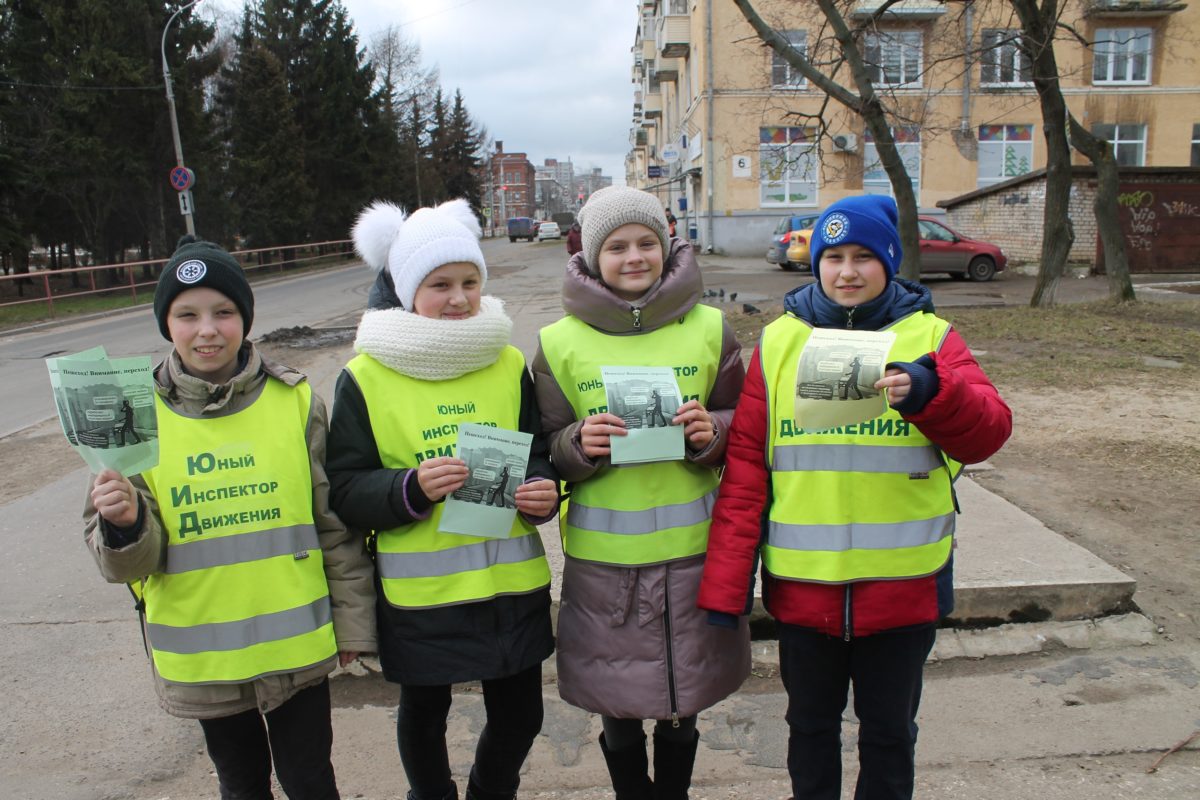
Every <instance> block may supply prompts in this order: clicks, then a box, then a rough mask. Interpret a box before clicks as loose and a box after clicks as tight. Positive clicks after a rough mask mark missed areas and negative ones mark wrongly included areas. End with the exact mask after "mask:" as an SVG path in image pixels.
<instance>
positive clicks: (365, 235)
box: [350, 200, 408, 272]
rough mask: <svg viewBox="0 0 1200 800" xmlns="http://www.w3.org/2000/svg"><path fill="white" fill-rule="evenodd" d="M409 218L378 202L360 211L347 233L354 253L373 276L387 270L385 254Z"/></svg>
mask: <svg viewBox="0 0 1200 800" xmlns="http://www.w3.org/2000/svg"><path fill="white" fill-rule="evenodd" d="M407 217H408V215H407V214H405V213H404V209H402V208H400V207H399V206H397V205H395V204H393V203H388V202H386V201H384V200H377V201H376V202H374V203H372V204H371V205H369V206H367V207H366V208H364V209H363V211H362V213H361V214H359V215H358V220H357V221H356V222H355V223H354V227H353V228H352V229H351V230H350V238H351V239H353V240H354V249H355V251H356V252H357V253H358V255H359V256H360V257H361V258H362V260H363V261H366V262H367V265H368V266H370V267H371V269H373V270H375V271H376V272H380V271H382V270H383V269H385V268H386V267H387V259H388V251H390V250H391V249H392V243H393V242H394V241H396V236H397V235H398V234H399V233H400V227H401V226H402V225H403V224H404V220H405V219H407Z"/></svg>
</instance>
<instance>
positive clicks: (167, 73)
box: [159, 0, 200, 236]
mask: <svg viewBox="0 0 1200 800" xmlns="http://www.w3.org/2000/svg"><path fill="white" fill-rule="evenodd" d="M198 2H200V0H192V1H191V2H190V3H188V4H187V5H183V6H180V7H179V8H178V9H177V10H176V11H175V13H174V14H172V15H171V17H170V19H168V20H167V24H166V25H165V26H163V33H162V45H161V47H160V48H159V49H160V51H161V52H162V67H163V83H165V84H166V87H167V109H168V110H169V111H170V112H171V138H172V139H174V141H175V164H176V165H177V166H179V167H183V166H184V163H183V144H182V143H181V142H180V141H179V120H178V119H176V117H175V93H174V92H173V91H171V67H170V66H169V65H168V64H167V31H169V30H170V29H171V23H172V22H174V21H175V18H176V17H178V16H179V15H180V14H182V13H183V12H184V11H187V10H188V9H189V8H191V7H192V6H194V5H196V3H198ZM179 207H180V212H181V213H182V214H183V221H184V224H185V225H186V226H187V232H188V233H190V234H192V235H193V236H195V235H196V223H195V220H193V219H192V199H191V190H190V189H186V188H185V189H183V190H182V191H181V192H180V201H179Z"/></svg>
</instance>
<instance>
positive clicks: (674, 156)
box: [661, 144, 679, 164]
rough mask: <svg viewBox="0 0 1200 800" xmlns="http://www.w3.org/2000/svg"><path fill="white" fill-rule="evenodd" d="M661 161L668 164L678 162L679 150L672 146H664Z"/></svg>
mask: <svg viewBox="0 0 1200 800" xmlns="http://www.w3.org/2000/svg"><path fill="white" fill-rule="evenodd" d="M661 155H662V160H663V161H665V162H667V163H668V164H674V163H675V162H676V161H678V160H679V148H678V147H676V146H675V145H673V144H668V145H665V146H664V147H663V149H662V153H661Z"/></svg>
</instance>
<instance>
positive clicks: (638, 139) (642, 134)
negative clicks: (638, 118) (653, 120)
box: [630, 128, 650, 147]
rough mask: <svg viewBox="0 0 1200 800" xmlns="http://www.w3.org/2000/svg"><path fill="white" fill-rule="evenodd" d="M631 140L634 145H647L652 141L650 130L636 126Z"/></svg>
mask: <svg viewBox="0 0 1200 800" xmlns="http://www.w3.org/2000/svg"><path fill="white" fill-rule="evenodd" d="M630 140H631V143H632V144H633V146H634V147H645V146H646V145H647V144H649V143H650V131H648V130H646V129H645V128H635V129H634V130H633V132H632V134H631V136H630Z"/></svg>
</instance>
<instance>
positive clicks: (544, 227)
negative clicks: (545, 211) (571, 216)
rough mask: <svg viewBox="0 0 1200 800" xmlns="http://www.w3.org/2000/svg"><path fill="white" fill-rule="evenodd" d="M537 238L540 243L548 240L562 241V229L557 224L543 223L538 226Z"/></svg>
mask: <svg viewBox="0 0 1200 800" xmlns="http://www.w3.org/2000/svg"><path fill="white" fill-rule="evenodd" d="M537 238H538V241H539V242H544V241H546V240H547V239H561V238H562V229H561V228H559V227H558V223H557V222H543V223H542V224H541V225H539V226H538V234H537Z"/></svg>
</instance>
